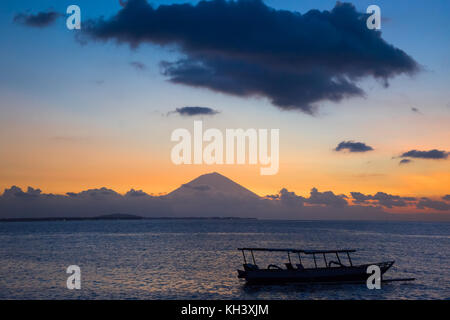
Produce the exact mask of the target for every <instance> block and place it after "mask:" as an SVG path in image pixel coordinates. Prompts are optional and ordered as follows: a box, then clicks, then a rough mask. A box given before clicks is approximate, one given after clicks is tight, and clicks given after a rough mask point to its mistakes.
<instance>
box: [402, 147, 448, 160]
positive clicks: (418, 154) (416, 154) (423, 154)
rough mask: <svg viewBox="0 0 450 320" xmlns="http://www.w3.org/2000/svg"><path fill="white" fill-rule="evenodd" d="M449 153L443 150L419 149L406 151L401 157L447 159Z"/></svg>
mask: <svg viewBox="0 0 450 320" xmlns="http://www.w3.org/2000/svg"><path fill="white" fill-rule="evenodd" d="M448 155H449V153H448V152H446V151H443V150H437V149H433V150H428V151H419V150H410V151H408V152H404V153H403V154H402V155H401V156H400V157H401V158H417V159H437V160H438V159H447V157H448Z"/></svg>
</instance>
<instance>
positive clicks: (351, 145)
mask: <svg viewBox="0 0 450 320" xmlns="http://www.w3.org/2000/svg"><path fill="white" fill-rule="evenodd" d="M334 150H335V151H344V150H347V151H349V152H367V151H372V150H373V148H372V147H371V146H368V145H366V144H365V143H363V142H355V141H342V142H340V143H339V144H338V145H337V147H336V148H335V149H334Z"/></svg>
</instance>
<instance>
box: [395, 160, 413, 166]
mask: <svg viewBox="0 0 450 320" xmlns="http://www.w3.org/2000/svg"><path fill="white" fill-rule="evenodd" d="M411 162H412V160H411V159H402V160H400V162H399V163H398V164H399V165H403V164H408V163H411Z"/></svg>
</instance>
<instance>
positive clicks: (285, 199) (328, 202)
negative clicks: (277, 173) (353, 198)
mask: <svg viewBox="0 0 450 320" xmlns="http://www.w3.org/2000/svg"><path fill="white" fill-rule="evenodd" d="M266 198H268V199H271V200H279V201H281V202H282V203H284V204H287V205H288V206H303V205H304V204H305V203H307V204H310V205H323V206H329V207H343V206H346V205H347V201H346V200H345V198H346V196H345V195H335V194H334V193H333V192H332V191H325V192H319V191H318V190H317V189H316V188H312V189H311V192H310V195H309V198H305V197H302V196H298V195H296V194H295V192H290V191H288V190H287V189H286V188H283V189H281V190H280V192H279V194H275V195H268V196H266Z"/></svg>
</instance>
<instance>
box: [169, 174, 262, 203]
mask: <svg viewBox="0 0 450 320" xmlns="http://www.w3.org/2000/svg"><path fill="white" fill-rule="evenodd" d="M167 197H168V198H192V197H194V198H197V197H208V198H216V197H224V198H239V199H249V200H254V199H259V196H258V195H257V194H255V193H253V192H252V191H250V190H248V189H247V188H244V187H243V186H241V185H240V184H238V183H236V182H234V181H233V180H231V179H229V178H227V177H225V176H223V175H221V174H220V173H217V172H212V173H207V174H204V175H201V176H199V177H197V178H195V179H194V180H192V181H190V182H188V183H185V184H183V185H182V186H181V187H179V188H178V189H175V190H174V191H172V192H171V193H169V194H168V195H167Z"/></svg>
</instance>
